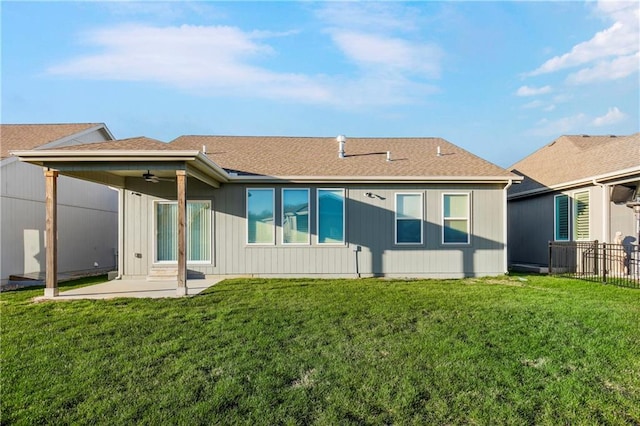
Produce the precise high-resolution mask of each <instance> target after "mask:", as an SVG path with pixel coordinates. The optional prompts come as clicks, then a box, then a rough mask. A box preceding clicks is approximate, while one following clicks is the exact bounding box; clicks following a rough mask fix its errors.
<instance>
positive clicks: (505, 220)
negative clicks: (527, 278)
mask: <svg viewBox="0 0 640 426" xmlns="http://www.w3.org/2000/svg"><path fill="white" fill-rule="evenodd" d="M511 185H513V179H509V182H508V183H507V184H506V185H505V187H504V189H503V193H504V205H503V209H502V217H503V221H502V228H503V229H502V236H503V238H504V273H505V274H508V273H509V255H508V247H507V232H508V228H509V226H508V222H509V221H508V218H507V214H508V211H507V191H508V190H509V188H511Z"/></svg>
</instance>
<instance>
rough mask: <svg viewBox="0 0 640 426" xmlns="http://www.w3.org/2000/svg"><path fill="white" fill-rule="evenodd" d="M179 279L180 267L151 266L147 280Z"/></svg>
mask: <svg viewBox="0 0 640 426" xmlns="http://www.w3.org/2000/svg"><path fill="white" fill-rule="evenodd" d="M177 279H178V268H172V267H168V268H151V270H150V271H149V275H147V281H176V280H177Z"/></svg>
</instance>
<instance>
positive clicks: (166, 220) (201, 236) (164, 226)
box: [155, 201, 211, 262]
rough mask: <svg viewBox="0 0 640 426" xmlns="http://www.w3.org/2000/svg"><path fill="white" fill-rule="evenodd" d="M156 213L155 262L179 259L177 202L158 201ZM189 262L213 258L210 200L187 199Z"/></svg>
mask: <svg viewBox="0 0 640 426" xmlns="http://www.w3.org/2000/svg"><path fill="white" fill-rule="evenodd" d="M155 206H156V208H155V213H156V261H157V262H177V260H178V203H177V202H175V201H166V202H165V201H158V202H156V204H155ZM186 221H187V261H189V262H209V261H211V203H210V202H209V201H188V202H187V218H186Z"/></svg>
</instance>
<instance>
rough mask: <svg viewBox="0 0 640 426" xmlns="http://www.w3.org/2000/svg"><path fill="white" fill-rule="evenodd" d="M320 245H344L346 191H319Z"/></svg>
mask: <svg viewBox="0 0 640 426" xmlns="http://www.w3.org/2000/svg"><path fill="white" fill-rule="evenodd" d="M317 220H318V244H341V243H344V189H318V216H317Z"/></svg>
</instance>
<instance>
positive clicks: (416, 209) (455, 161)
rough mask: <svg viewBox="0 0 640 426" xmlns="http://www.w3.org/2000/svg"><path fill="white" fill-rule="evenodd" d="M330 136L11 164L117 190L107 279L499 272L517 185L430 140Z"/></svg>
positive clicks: (91, 151) (71, 152)
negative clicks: (115, 239) (114, 243)
mask: <svg viewBox="0 0 640 426" xmlns="http://www.w3.org/2000/svg"><path fill="white" fill-rule="evenodd" d="M338 139H339V140H338V141H337V140H336V138H320V137H316V138H303V137H231V136H230V137H223V136H183V137H180V138H178V139H176V140H174V141H172V142H171V143H162V142H159V141H156V140H152V139H148V138H133V139H128V140H120V141H114V142H106V143H103V144H96V145H85V146H79V147H73V148H61V149H51V150H46V151H37V152H36V151H28V152H18V153H16V155H18V156H20V159H21V160H23V161H28V162H32V163H35V164H39V165H44V166H46V167H50V168H52V169H55V170H59V172H60V174H67V175H71V176H78V177H81V178H84V179H91V180H94V181H99V182H102V183H104V184H108V185H111V186H115V187H119V188H124V189H125V191H122V192H121V194H122V198H121V200H120V202H121V205H122V206H124V210H123V211H124V217H123V218H122V227H121V229H120V233H121V241H122V242H121V244H122V246H121V249H120V252H121V253H123V256H121V261H120V265H119V267H120V268H119V270H120V273H121V274H122V275H123V276H125V277H152V278H153V277H156V278H157V277H160V276H164V275H169V276H173V277H174V278H175V276H176V274H177V276H178V286H179V288H178V292H179V293H180V291H181V290H180V286H181V285H182V286H183V285H184V282H186V269H187V268H188V271H189V273H190V275H195V274H200V275H218V274H220V275H227V274H232V275H251V276H261V277H268V276H273V277H275V276H279V277H282V276H285V277H304V276H307V277H308V276H323V277H354V276H388V277H464V276H487V275H499V274H503V273H505V272H506V270H507V264H506V261H507V259H506V231H507V229H506V189H507V187H508V186H510V185H511V184H512V183H514V182H517V181H519V180H521V177H519V176H517V175H515V174H513V173H510V172H508V171H506V170H504V169H502V168H500V167H498V166H495V165H493V164H491V163H489V162H487V161H485V160H483V159H481V158H479V157H477V156H475V155H473V154H470V153H469V152H467V151H465V150H463V149H461V148H459V147H457V146H455V145H453V144H451V143H449V142H447V141H445V140H443V139H439V138H350V139H349V140H346V142H345V141H344V137H339V138H338ZM340 140H342V142H340ZM49 179H51V182H52V183H53V181H54V180H55V177H54V176H52V177H50V178H49ZM61 185H62V184H61ZM185 200H186V201H185ZM183 203H184V204H183ZM181 214H182V215H184V216H182V217H184V219H181ZM182 224H185V226H184V227H183V226H182ZM181 231H183V232H186V234H185V235H186V237H185V238H183V237H182V235H183V234H181ZM61 247H62V245H61ZM184 252H186V255H183V253H184ZM185 263H186V266H185ZM51 291H53V290H51ZM183 294H184V293H183Z"/></svg>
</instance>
